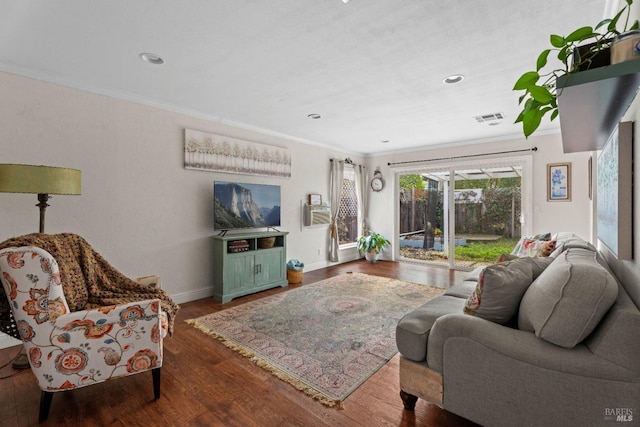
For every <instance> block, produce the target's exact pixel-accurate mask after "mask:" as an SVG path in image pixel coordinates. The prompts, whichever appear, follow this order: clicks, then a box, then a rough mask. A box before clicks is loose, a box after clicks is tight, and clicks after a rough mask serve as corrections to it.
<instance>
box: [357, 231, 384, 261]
mask: <svg viewBox="0 0 640 427" xmlns="http://www.w3.org/2000/svg"><path fill="white" fill-rule="evenodd" d="M390 244H391V242H390V241H389V240H387V239H386V238H385V237H384V236H383V235H381V234H380V233H376V232H372V231H369V234H368V235H366V236H360V237H358V241H357V243H356V248H357V249H358V250H359V251H362V252H364V257H365V259H366V260H367V262H370V263H375V262H377V261H378V255H379V254H380V252H382V251H384V247H385V246H387V245H390Z"/></svg>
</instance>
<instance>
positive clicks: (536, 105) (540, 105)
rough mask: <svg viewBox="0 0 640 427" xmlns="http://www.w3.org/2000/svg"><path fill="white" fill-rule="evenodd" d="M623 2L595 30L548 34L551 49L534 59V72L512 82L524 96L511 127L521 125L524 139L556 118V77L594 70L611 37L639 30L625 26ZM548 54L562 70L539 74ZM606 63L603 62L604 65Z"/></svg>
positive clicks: (636, 25)
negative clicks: (546, 120) (621, 23)
mask: <svg viewBox="0 0 640 427" xmlns="http://www.w3.org/2000/svg"><path fill="white" fill-rule="evenodd" d="M625 1H626V3H627V4H626V6H625V7H623V8H622V9H621V10H620V11H619V12H618V13H617V14H616V15H615V16H614V17H613V18H611V19H605V20H603V21H601V22H600V23H598V25H596V26H595V28H592V27H589V26H587V27H582V28H578V29H577V30H575V31H573V32H571V33H570V34H569V35H568V36H566V37H562V36H559V35H556V34H552V35H551V37H550V43H551V46H552V48H550V49H545V50H543V51H542V53H540V55H538V59H537V61H536V70H535V71H527V72H526V73H524V74H523V75H522V76H520V78H519V79H518V80H517V81H516V83H515V85H514V87H513V90H514V91H521V90H524V94H523V95H522V96H521V97H520V99H519V101H518V102H519V105H521V106H522V111H521V112H520V114H519V115H518V117H517V119H516V121H515V123H519V122H522V129H523V132H524V136H525V137H527V138H528V137H529V135H531V134H532V133H533V132H535V130H536V129H537V128H538V126H540V123H541V121H542V118H543V117H544V116H545V115H546V114H551V116H550V118H551V120H554V119H555V118H556V117H557V116H558V104H557V93H556V80H557V78H558V77H561V76H565V75H568V74H572V73H577V72H580V71H584V70H587V69H589V68H595V65H596V63H597V62H598V61H597V57H598V56H599V55H602V54H605V55H607V56H608V55H609V49H610V46H611V42H612V40H613V39H614V38H615V37H617V36H619V35H620V34H622V33H625V32H627V31H632V30H636V29H638V28H639V23H638V21H637V20H636V21H635V22H633V23H632V24H631V26H628V25H629V13H630V11H631V5H632V4H633V0H625ZM625 13H626V17H625V22H624V28H623V29H622V30H621V31H619V30H618V29H617V26H618V21H619V20H620V18H621V17H622V16H623V15H625ZM551 52H557V54H556V55H557V58H558V59H559V60H560V62H561V63H562V64H563V68H556V69H554V70H552V71H550V72H542V71H541V70H542V69H543V68H544V67H545V66H546V65H547V60H548V58H549V55H550V54H551ZM608 63H609V62H608V59H607V62H606V64H608ZM571 65H572V67H571Z"/></svg>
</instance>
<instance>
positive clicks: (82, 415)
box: [0, 261, 474, 427]
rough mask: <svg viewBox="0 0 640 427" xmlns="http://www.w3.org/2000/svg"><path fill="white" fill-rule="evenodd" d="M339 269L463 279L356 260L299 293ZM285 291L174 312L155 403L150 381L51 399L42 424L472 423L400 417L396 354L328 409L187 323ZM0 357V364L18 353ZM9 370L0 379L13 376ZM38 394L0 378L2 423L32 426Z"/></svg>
mask: <svg viewBox="0 0 640 427" xmlns="http://www.w3.org/2000/svg"><path fill="white" fill-rule="evenodd" d="M347 271H354V272H362V273H370V274H376V275H379V276H387V277H392V278H397V279H400V280H406V281H411V282H417V283H423V284H431V285H436V286H440V287H445V288H446V287H449V286H451V285H452V284H454V283H456V282H459V281H461V280H462V277H463V276H464V274H465V273H462V272H453V271H450V270H448V269H445V268H438V267H426V266H423V265H414V264H408V263H397V262H389V261H386V262H385V261H383V262H379V263H377V264H375V265H370V264H367V263H366V262H364V261H355V262H351V263H346V264H341V265H338V266H334V267H329V268H325V269H321V270H316V271H312V272H305V274H304V280H303V283H302V284H300V285H292V286H289V288H288V289H292V288H296V287H300V286H304V285H306V284H310V283H313V282H316V281H318V280H322V279H325V278H328V277H332V276H335V275H337V274H340V273H344V272H347ZM286 290H287V288H284V289H282V288H278V289H272V290H269V291H265V292H261V293H259V294H254V295H250V296H246V297H242V298H238V299H235V300H233V301H231V302H229V303H227V304H224V305H223V304H220V303H216V302H215V301H213V299H212V298H206V299H203V300H198V301H193V302H189V303H185V304H182V305H181V310H180V312H179V313H178V317H177V319H176V323H175V333H174V336H173V337H172V338H168V339H166V340H165V341H164V351H165V358H164V365H163V367H162V396H161V398H160V399H159V400H157V401H154V400H153V390H152V384H151V373H149V372H147V373H144V374H139V375H133V376H129V377H126V378H122V379H118V380H114V381H109V382H106V383H101V384H98V385H94V386H90V387H85V388H82V389H78V390H74V391H69V392H63V393H56V394H55V395H54V398H53V403H52V405H51V412H50V415H49V420H48V421H47V423H46V424H44V425H56V426H58V425H63V426H75V425H83V426H104V425H113V426H138V425H140V426H141V425H153V426H174V425H175V426H242V427H245V426H443V427H450V426H471V425H474V424H473V423H471V422H469V421H467V420H465V419H462V418H460V417H457V416H455V415H453V414H451V413H449V412H447V411H444V410H442V409H439V408H438V407H436V406H434V405H431V404H428V403H426V402H424V401H421V400H420V401H418V404H417V406H416V410H415V412H410V411H405V410H403V408H402V403H401V400H400V397H399V396H398V393H399V391H400V389H399V385H398V356H397V355H396V356H395V357H394V358H393V359H391V360H390V361H389V362H388V363H387V364H386V365H385V366H384V367H383V368H381V369H380V370H379V371H378V372H377V373H376V374H375V375H373V376H372V377H371V378H369V379H368V380H367V381H366V382H365V383H364V384H362V385H361V386H360V387H359V388H358V389H357V390H356V391H355V392H354V393H353V394H351V396H349V397H348V398H347V400H346V401H345V402H344V404H343V405H344V409H335V408H328V407H326V406H323V405H322V404H320V403H318V402H316V401H314V400H313V399H311V398H309V397H307V396H306V395H305V394H303V393H302V392H300V391H298V390H296V389H294V388H293V387H292V386H290V385H288V384H286V383H284V382H283V381H280V380H278V379H277V378H275V377H274V376H272V375H271V374H269V373H268V372H267V371H265V370H263V369H261V368H259V367H258V366H256V365H255V364H253V363H252V362H251V361H249V360H248V359H246V358H244V357H242V356H239V355H238V354H236V353H234V352H233V351H231V350H229V349H227V348H226V347H224V346H223V345H222V344H220V343H218V342H217V341H215V340H213V339H211V338H208V337H206V336H205V335H204V334H203V333H202V332H200V331H198V330H197V329H195V328H193V327H191V326H189V325H188V324H186V323H185V320H187V319H191V318H194V317H197V316H201V315H204V314H207V313H211V312H214V311H217V310H221V309H224V308H227V307H231V306H234V305H238V304H241V303H243V302H246V301H250V300H254V299H257V298H262V297H264V296H267V295H272V294H274V293H277V292H286ZM20 347H21V346H19V347H12V348H8V349H3V350H0V365H2V364H4V363H5V362H7V361H10V360H11V359H12V358H13V357H14V356H15V354H16V353H17V352H18V351H19V350H20ZM14 372H15V371H14V370H13V369H12V368H11V365H10V364H9V366H7V367H4V368H2V369H0V377H5V376H7V375H10V374H12V373H14ZM39 400H40V390H39V388H38V386H37V383H36V380H35V378H34V376H33V374H32V373H31V371H30V370H24V371H19V372H18V373H17V374H15V375H13V376H11V377H9V378H5V379H1V380H0V425H2V426H27V425H35V424H37V418H38V404H39Z"/></svg>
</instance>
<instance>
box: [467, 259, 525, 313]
mask: <svg viewBox="0 0 640 427" xmlns="http://www.w3.org/2000/svg"><path fill="white" fill-rule="evenodd" d="M532 280H533V266H532V263H531V262H529V261H528V259H527V258H521V259H516V260H513V261H509V262H504V263H499V264H494V265H490V266H488V267H486V268H485V269H484V270H482V272H481V273H480V277H479V278H478V283H477V284H476V288H475V290H474V291H473V292H472V293H471V295H470V296H469V298H468V299H467V301H466V303H465V307H464V312H465V313H466V314H470V315H472V316H478V317H481V318H483V319H486V320H490V321H492V322H495V323H500V324H505V323H507V322H509V320H511V319H512V318H513V317H514V316H515V314H516V313H517V312H518V306H519V305H520V300H521V299H522V295H524V293H525V291H526V290H527V288H528V287H529V285H530V284H531V282H532Z"/></svg>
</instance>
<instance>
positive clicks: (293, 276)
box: [287, 270, 303, 285]
mask: <svg viewBox="0 0 640 427" xmlns="http://www.w3.org/2000/svg"><path fill="white" fill-rule="evenodd" d="M302 275H303V271H302V270H287V281H288V282H289V284H290V285H295V284H296V283H300V282H302Z"/></svg>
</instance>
